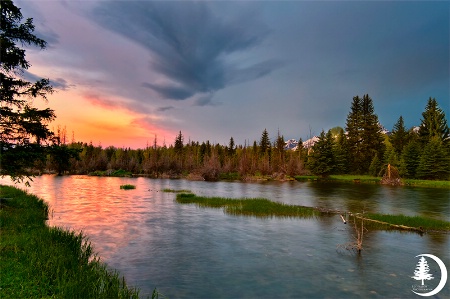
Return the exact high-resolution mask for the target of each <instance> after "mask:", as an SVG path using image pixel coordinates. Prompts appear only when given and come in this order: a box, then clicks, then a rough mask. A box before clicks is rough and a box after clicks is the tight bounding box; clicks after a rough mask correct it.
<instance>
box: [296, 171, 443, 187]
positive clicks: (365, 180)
mask: <svg viewBox="0 0 450 299" xmlns="http://www.w3.org/2000/svg"><path fill="white" fill-rule="evenodd" d="M295 179H296V180H297V181H320V182H345V183H358V184H359V183H361V184H380V182H381V177H374V176H370V175H350V174H335V175H330V176H328V177H326V178H322V177H319V176H314V175H302V176H295ZM402 183H403V185H405V186H414V187H428V188H447V189H450V181H435V180H416V179H402Z"/></svg>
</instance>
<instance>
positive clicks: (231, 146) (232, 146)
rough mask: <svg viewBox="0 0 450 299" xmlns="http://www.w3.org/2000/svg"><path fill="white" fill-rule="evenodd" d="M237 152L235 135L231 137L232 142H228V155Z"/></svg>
mask: <svg viewBox="0 0 450 299" xmlns="http://www.w3.org/2000/svg"><path fill="white" fill-rule="evenodd" d="M235 152H236V149H235V144H234V139H233V137H231V138H230V142H229V144H228V155H229V156H233V155H234V153H235Z"/></svg>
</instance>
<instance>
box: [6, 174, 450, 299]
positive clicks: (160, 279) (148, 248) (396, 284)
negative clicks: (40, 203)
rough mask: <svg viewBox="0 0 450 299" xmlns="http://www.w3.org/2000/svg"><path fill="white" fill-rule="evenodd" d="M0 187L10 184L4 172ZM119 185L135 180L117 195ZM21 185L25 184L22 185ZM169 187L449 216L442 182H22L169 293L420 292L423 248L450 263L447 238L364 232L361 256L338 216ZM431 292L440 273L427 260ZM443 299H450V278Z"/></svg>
mask: <svg viewBox="0 0 450 299" xmlns="http://www.w3.org/2000/svg"><path fill="white" fill-rule="evenodd" d="M0 183H1V184H11V182H10V181H9V180H8V179H7V178H4V179H0ZM123 184H133V185H136V189H134V190H121V189H120V188H119V187H120V185H123ZM23 188H25V187H23ZM164 188H171V189H188V190H191V191H192V192H193V193H195V194H197V195H204V196H226V197H263V198H267V199H270V200H273V201H279V202H284V203H288V204H294V205H305V206H315V207H324V208H328V209H339V210H345V211H352V212H362V211H366V212H380V213H389V214H405V215H411V216H413V215H424V216H427V217H431V218H436V219H444V220H447V221H448V220H449V219H450V199H449V196H450V192H449V190H444V189H427V188H408V187H388V186H380V185H358V184H351V183H350V184H349V183H344V184H338V183H326V184H325V183H317V182H265V183H241V182H215V183H211V182H199V181H188V180H165V179H147V178H110V177H89V176H64V177H56V176H49V175H44V176H41V177H37V178H35V179H34V182H33V183H32V184H31V187H29V188H26V189H28V190H29V191H30V192H31V193H33V194H36V195H38V196H39V197H41V198H43V199H44V200H45V201H46V202H48V203H49V205H50V208H51V210H52V215H51V217H50V220H49V224H50V225H54V226H60V227H64V228H68V229H72V230H76V231H80V230H82V231H83V232H84V234H85V235H87V236H88V237H89V240H90V241H91V242H92V244H93V245H94V248H95V250H96V252H97V253H98V254H99V256H100V257H101V259H102V260H103V261H104V262H106V263H107V264H108V266H110V267H111V268H114V269H117V270H118V271H119V272H120V274H122V275H124V276H125V278H126V280H127V281H128V283H129V284H130V285H133V286H137V287H139V288H140V289H141V294H142V295H150V294H151V292H152V291H153V289H154V288H157V290H158V291H159V292H160V293H161V294H162V295H164V296H167V297H168V298H386V297H388V298H420V297H419V296H417V295H415V294H414V293H412V286H413V285H420V284H421V281H417V280H415V279H413V278H412V276H414V270H415V267H416V265H417V263H418V261H419V259H418V257H416V256H417V255H419V254H425V253H427V254H433V255H435V256H437V257H439V258H440V259H441V260H442V261H443V262H444V264H445V265H447V268H450V235H449V234H434V233H429V234H424V235H422V236H421V235H419V234H417V233H409V232H392V231H391V232H387V231H368V232H366V233H365V235H364V240H363V248H364V249H363V252H362V254H361V255H357V254H354V253H352V252H350V251H347V250H343V249H339V248H338V245H340V244H345V243H348V242H351V241H353V240H354V235H355V233H354V231H353V229H352V227H351V226H350V225H345V224H343V222H342V221H341V219H340V217H339V216H337V215H333V216H329V217H321V218H319V219H293V218H256V217H248V216H232V215H227V214H225V213H224V212H223V210H222V209H212V208H199V207H197V206H195V205H185V204H178V203H176V202H175V194H173V193H165V192H162V189H164ZM428 264H429V268H430V272H429V273H432V275H433V277H434V278H436V279H434V280H428V281H425V284H426V285H428V286H429V287H430V288H435V287H436V286H437V285H438V283H439V282H440V278H441V277H442V275H441V271H440V269H439V267H438V266H437V264H436V263H434V261H433V260H429V261H428ZM435 298H450V282H447V285H446V286H445V287H444V289H443V290H442V291H441V292H439V293H438V295H436V297H435Z"/></svg>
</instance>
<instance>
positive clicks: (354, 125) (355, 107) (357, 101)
mask: <svg viewBox="0 0 450 299" xmlns="http://www.w3.org/2000/svg"><path fill="white" fill-rule="evenodd" d="M362 127H363V118H362V99H361V98H360V97H359V96H355V97H353V101H352V104H351V107H350V113H349V114H348V115H347V123H346V130H347V137H348V142H347V144H348V150H349V154H350V155H349V168H350V169H349V170H350V171H351V172H355V173H361V172H362V168H361V166H362V160H363V154H364V153H363V152H362V146H361V145H362V142H363V136H362Z"/></svg>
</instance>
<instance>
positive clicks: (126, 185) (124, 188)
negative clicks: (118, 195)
mask: <svg viewBox="0 0 450 299" xmlns="http://www.w3.org/2000/svg"><path fill="white" fill-rule="evenodd" d="M120 189H123V190H131V189H136V186H135V185H131V184H125V185H120Z"/></svg>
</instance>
